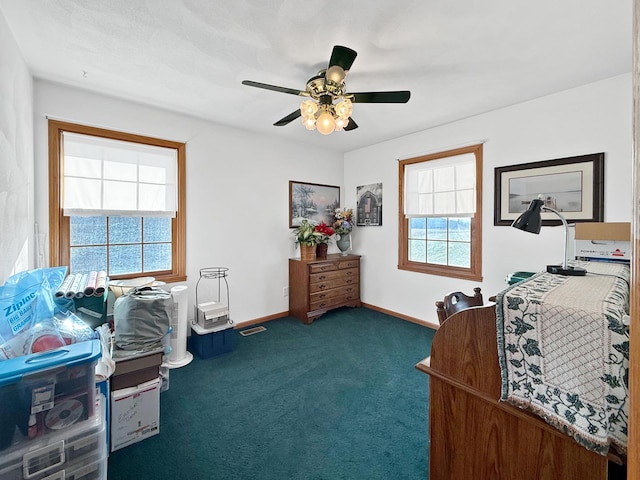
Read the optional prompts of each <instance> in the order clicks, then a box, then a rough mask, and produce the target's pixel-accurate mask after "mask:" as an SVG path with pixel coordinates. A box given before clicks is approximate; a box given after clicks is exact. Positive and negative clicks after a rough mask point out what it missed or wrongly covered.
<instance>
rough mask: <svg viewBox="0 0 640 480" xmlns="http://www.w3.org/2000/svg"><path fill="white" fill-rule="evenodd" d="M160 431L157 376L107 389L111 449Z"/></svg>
mask: <svg viewBox="0 0 640 480" xmlns="http://www.w3.org/2000/svg"><path fill="white" fill-rule="evenodd" d="M158 433H160V379H159V378H158V377H156V378H155V379H154V380H151V381H150V382H146V383H143V384H142V385H138V386H136V387H132V388H125V389H122V390H116V391H113V392H111V451H112V452H115V451H116V450H120V449H121V448H124V447H128V446H129V445H132V444H134V443H137V442H139V441H141V440H144V439H145V438H148V437H151V436H153V435H157V434H158Z"/></svg>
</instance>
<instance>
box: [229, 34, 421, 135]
mask: <svg viewBox="0 0 640 480" xmlns="http://www.w3.org/2000/svg"><path fill="white" fill-rule="evenodd" d="M356 55H357V53H356V52H355V50H351V49H350V48H347V47H343V46H340V45H336V46H335V47H333V51H332V53H331V59H330V60H329V66H328V67H327V68H326V69H324V70H320V71H319V72H318V74H317V75H316V76H314V77H312V78H310V79H309V81H308V82H307V85H306V89H305V90H296V89H294V88H287V87H278V86H276V85H268V84H266V83H259V82H254V81H251V80H244V81H243V82H242V84H243V85H247V86H250V87H257V88H264V89H266V90H273V91H276V92H281V93H289V94H291V95H298V96H302V97H307V99H306V100H303V101H302V102H301V103H300V109H298V110H296V111H294V112H292V113H290V114H289V115H287V116H286V117H284V118H281V119H280V120H278V121H277V122H276V123H274V125H275V126H277V127H281V126H284V125H288V124H289V123H290V122H291V121H293V120H295V119H296V118H298V117H302V124H303V125H304V126H305V127H306V128H307V130H316V129H317V130H318V132H320V133H321V134H322V135H329V134H331V133H333V132H338V131H340V130H346V131H349V130H354V129H356V128H358V125H357V124H356V122H355V121H354V120H353V118H351V114H352V113H353V103H355V102H358V103H406V102H408V101H409V98H410V96H411V92H409V91H407V90H402V91H392V92H366V93H346V91H345V88H346V86H345V83H344V79H345V77H346V76H347V73H348V72H349V69H350V68H351V65H352V64H353V61H354V60H355V58H356Z"/></svg>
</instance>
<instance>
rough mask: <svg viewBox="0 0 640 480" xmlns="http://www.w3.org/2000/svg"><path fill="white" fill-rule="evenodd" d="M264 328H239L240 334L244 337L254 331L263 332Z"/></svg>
mask: <svg viewBox="0 0 640 480" xmlns="http://www.w3.org/2000/svg"><path fill="white" fill-rule="evenodd" d="M265 330H266V328H264V327H254V328H248V329H246V330H241V331H240V335H242V336H243V337H246V336H247V335H253V334H254V333H260V332H264V331H265Z"/></svg>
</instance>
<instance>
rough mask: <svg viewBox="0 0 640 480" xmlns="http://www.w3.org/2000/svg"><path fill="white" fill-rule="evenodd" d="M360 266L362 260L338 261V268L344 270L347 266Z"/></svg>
mask: <svg viewBox="0 0 640 480" xmlns="http://www.w3.org/2000/svg"><path fill="white" fill-rule="evenodd" d="M359 266H360V260H344V261H342V262H338V269H340V270H344V269H345V268H357V267H359Z"/></svg>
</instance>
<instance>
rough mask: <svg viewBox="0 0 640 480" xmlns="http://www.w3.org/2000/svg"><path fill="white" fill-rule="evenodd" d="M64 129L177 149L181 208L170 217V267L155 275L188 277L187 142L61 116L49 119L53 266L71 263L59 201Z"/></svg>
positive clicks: (171, 279) (66, 219)
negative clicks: (66, 119)
mask: <svg viewBox="0 0 640 480" xmlns="http://www.w3.org/2000/svg"><path fill="white" fill-rule="evenodd" d="M64 132H70V133H79V134H84V135H92V136H94V137H102V138H108V139H112V140H122V141H127V142H134V143H141V144H145V145H154V146H158V147H165V148H174V149H176V151H177V154H178V157H177V160H178V210H177V212H176V216H175V217H174V218H172V219H171V237H172V246H171V249H172V257H171V262H172V265H171V271H166V272H161V273H159V274H157V275H154V276H155V278H156V280H159V281H163V282H167V283H173V282H183V281H185V280H186V279H187V275H186V208H185V207H186V179H185V177H186V146H185V144H184V143H180V142H173V141H171V140H163V139H159V138H153V137H146V136H142V135H137V134H132V133H125V132H118V131H115V130H106V129H103V128H97V127H90V126H86V125H78V124H74V123H68V122H61V121H58V120H49V264H50V265H51V266H62V265H66V266H69V265H70V243H71V242H70V221H69V217H65V216H64V215H63V211H62V205H61V203H60V199H61V192H62V178H63V175H62V168H63V159H64V152H63V139H62V134H63V133H64ZM140 275H141V273H137V274H127V275H116V276H113V277H111V278H114V279H115V278H118V279H122V278H132V277H139V276H140Z"/></svg>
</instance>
